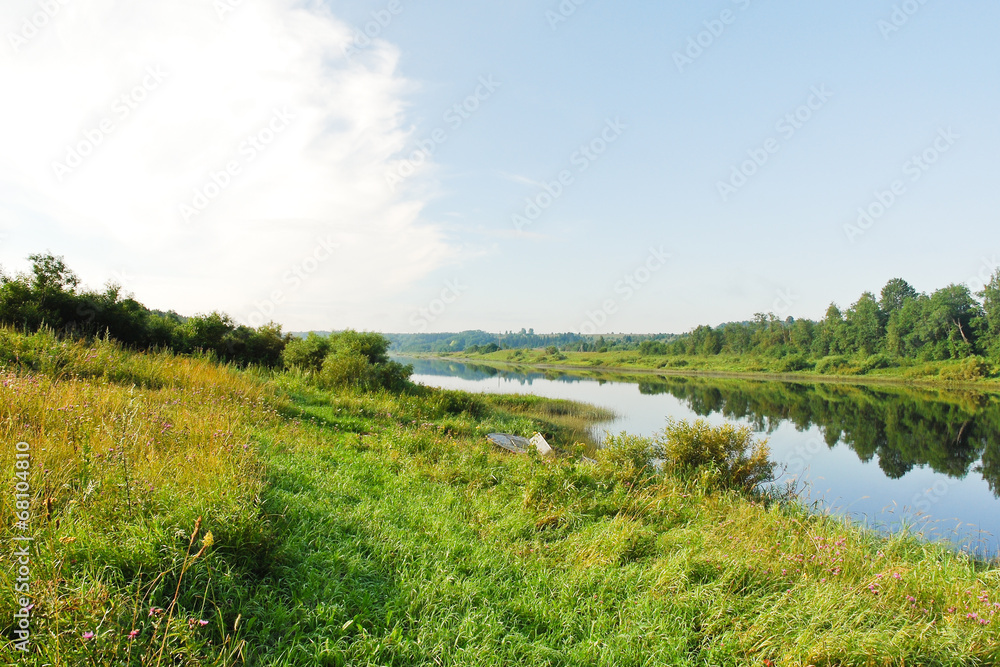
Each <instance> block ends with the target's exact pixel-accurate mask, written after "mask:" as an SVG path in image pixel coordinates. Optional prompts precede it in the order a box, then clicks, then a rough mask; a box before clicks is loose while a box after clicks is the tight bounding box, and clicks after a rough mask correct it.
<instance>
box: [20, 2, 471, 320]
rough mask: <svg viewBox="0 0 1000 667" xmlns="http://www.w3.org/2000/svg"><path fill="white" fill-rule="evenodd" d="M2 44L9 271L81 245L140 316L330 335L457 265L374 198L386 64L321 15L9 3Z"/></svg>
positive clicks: (427, 228) (381, 165) (407, 196)
mask: <svg viewBox="0 0 1000 667" xmlns="http://www.w3.org/2000/svg"><path fill="white" fill-rule="evenodd" d="M0 30H2V33H0V34H2V35H3V36H4V40H3V43H2V44H0V52H2V54H3V55H0V88H2V89H3V90H5V91H12V92H13V94H12V95H10V96H9V97H8V100H7V101H6V102H5V104H4V105H2V107H0V146H2V147H3V150H2V151H0V231H3V232H4V233H5V234H6V235H7V242H6V244H5V245H3V246H2V247H0V257H2V260H3V261H4V262H10V261H12V260H13V259H15V258H16V257H15V256H14V255H15V253H17V255H18V256H21V255H23V254H24V253H25V252H30V251H33V250H34V251H37V250H40V249H42V248H51V249H52V250H53V251H55V252H57V253H59V254H65V255H66V256H67V259H68V261H69V262H70V264H71V266H75V265H78V264H77V263H75V262H74V261H73V260H74V257H75V253H74V249H75V248H80V247H83V246H86V247H87V248H88V250H87V251H86V252H85V253H83V252H81V253H80V254H81V258H82V259H85V260H86V262H89V263H90V264H89V265H87V264H86V263H85V264H84V269H86V267H87V266H92V267H93V270H94V272H95V273H96V274H98V275H103V276H107V275H109V272H110V270H111V269H112V268H113V269H115V270H123V273H124V275H126V276H128V277H129V280H128V283H127V284H126V285H125V287H126V288H127V289H129V290H131V291H133V292H135V293H136V295H137V296H138V298H139V299H140V300H142V301H144V302H146V303H148V304H149V305H151V306H154V307H175V308H178V309H184V310H185V311H186V312H199V311H205V310H208V309H213V308H221V309H223V310H226V311H228V312H230V313H231V314H232V315H234V316H235V317H236V318H237V319H240V320H244V321H246V320H248V319H250V317H251V315H253V314H254V313H255V312H256V313H258V315H257V316H255V317H254V319H259V318H260V316H261V315H260V313H261V312H263V311H268V310H269V309H268V307H266V306H264V305H262V304H264V303H265V302H273V309H272V310H273V312H268V314H271V315H273V316H274V317H275V318H276V319H278V320H279V321H282V322H285V323H286V324H287V325H288V326H290V327H292V328H331V327H340V326H347V325H353V326H365V323H366V318H367V317H368V316H369V313H374V312H377V311H376V310H375V309H374V306H372V305H370V304H374V303H376V302H377V301H378V300H379V299H382V298H385V297H387V296H391V295H393V294H395V293H397V292H398V291H400V290H401V289H402V288H404V287H405V286H406V285H407V284H409V283H411V282H412V281H414V280H417V279H419V278H420V277H422V276H424V275H426V274H427V273H428V272H429V271H432V270H433V269H435V268H437V267H439V266H440V265H441V264H442V263H444V262H446V261H448V259H449V258H450V257H451V256H452V250H451V248H450V246H449V243H448V241H447V240H446V238H445V236H444V234H443V232H442V231H441V230H440V229H439V228H438V227H436V226H434V225H431V224H428V223H426V222H425V221H423V220H421V212H422V209H423V207H424V204H425V201H426V198H427V197H429V196H430V192H429V190H428V188H427V187H414V188H410V189H408V190H405V191H404V190H402V189H401V190H400V191H398V192H395V193H394V192H392V191H391V190H390V189H389V188H388V187H387V185H386V179H385V175H386V173H387V170H388V169H389V168H390V166H391V165H392V161H393V157H394V156H395V155H397V154H398V153H399V152H400V151H401V150H402V149H403V148H404V146H405V144H406V141H407V139H408V132H407V128H406V125H405V115H404V112H405V96H406V95H407V93H408V92H409V91H411V90H412V84H411V83H410V82H408V81H406V80H405V79H403V78H402V77H401V76H400V75H399V74H398V73H397V71H396V70H397V60H398V52H397V51H396V50H395V49H394V48H393V47H392V46H391V45H389V44H386V43H384V42H376V43H374V44H373V45H372V46H371V47H369V48H367V49H365V50H364V51H363V52H361V53H357V54H354V55H353V56H352V57H351V58H346V57H345V55H344V51H345V46H346V45H348V44H349V43H350V40H351V39H352V37H351V28H350V27H349V26H347V25H346V24H344V23H343V22H341V21H339V20H338V19H337V18H336V17H335V16H333V15H331V14H330V13H329V12H328V11H327V10H325V9H324V8H323V7H322V5H320V4H319V3H310V4H308V5H304V4H302V3H299V2H292V1H291V0H254V1H253V2H247V1H242V2H241V1H240V0H218V1H217V2H207V1H205V0H172V1H171V2H169V3H165V2H159V1H158V0H129V1H128V2H124V1H123V0H50V1H47V2H31V1H23V0H7V1H6V2H5V3H4V9H3V13H2V15H0ZM84 255H85V257H84ZM102 269H103V270H102ZM83 272H84V273H85V276H86V271H83ZM278 293H280V295H281V298H280V299H278V300H276V301H275V300H273V299H272V297H273V296H274V295H275V294H278Z"/></svg>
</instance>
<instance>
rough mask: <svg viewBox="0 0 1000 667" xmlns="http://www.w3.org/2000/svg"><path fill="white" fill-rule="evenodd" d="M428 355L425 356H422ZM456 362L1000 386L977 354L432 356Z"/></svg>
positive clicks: (522, 352) (528, 352) (531, 352)
mask: <svg viewBox="0 0 1000 667" xmlns="http://www.w3.org/2000/svg"><path fill="white" fill-rule="evenodd" d="M420 356H427V355H420ZM433 356H435V357H441V358H446V359H447V358H451V359H456V360H461V359H466V360H469V361H478V362H487V363H496V364H512V365H517V366H536V367H539V368H566V369H576V370H582V369H601V370H609V371H633V372H656V373H661V374H675V375H698V374H712V375H733V376H747V377H760V378H771V379H790V380H816V381H824V380H827V381H833V382H862V383H864V382H878V383H903V384H923V385H955V384H963V385H965V384H968V385H976V386H979V387H983V388H987V389H996V388H998V387H1000V379H998V369H997V367H996V364H995V363H993V362H991V361H988V360H986V359H984V358H981V357H975V356H972V357H966V358H964V359H947V360H938V361H927V360H918V359H910V358H906V357H891V356H888V355H885V354H873V355H830V356H826V357H823V358H821V359H817V360H810V359H806V358H804V357H802V356H800V355H788V356H784V357H779V356H772V355H766V354H725V353H724V354H714V355H685V356H681V355H649V354H643V353H641V352H638V351H619V350H609V351H604V352H573V351H566V350H563V351H558V350H552V349H549V350H545V349H516V350H500V351H494V352H485V353H484V352H468V351H466V352H452V353H439V354H435V355H433Z"/></svg>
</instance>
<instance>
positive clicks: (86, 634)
mask: <svg viewBox="0 0 1000 667" xmlns="http://www.w3.org/2000/svg"><path fill="white" fill-rule="evenodd" d="M93 638H94V633H93V632H84V633H83V639H84V641H86V640H88V639H93Z"/></svg>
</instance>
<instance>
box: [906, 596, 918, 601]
mask: <svg viewBox="0 0 1000 667" xmlns="http://www.w3.org/2000/svg"><path fill="white" fill-rule="evenodd" d="M906 601H907V602H916V601H917V598H915V597H913V596H912V595H907V596H906Z"/></svg>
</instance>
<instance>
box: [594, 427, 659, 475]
mask: <svg viewBox="0 0 1000 667" xmlns="http://www.w3.org/2000/svg"><path fill="white" fill-rule="evenodd" d="M664 457H665V454H664V451H663V447H662V445H660V443H658V442H655V441H653V440H650V439H649V438H643V437H640V436H635V435H628V434H627V433H621V434H619V435H611V434H608V437H607V438H606V439H605V440H604V445H603V447H602V448H601V449H600V450H599V451H598V452H597V460H598V461H599V462H600V463H601V465H602V466H603V467H604V468H605V470H606V471H608V472H610V473H611V475H612V476H613V477H615V478H617V479H618V480H620V481H622V482H628V483H635V482H639V481H642V480H646V479H649V478H651V477H653V476H655V475H656V473H657V469H658V465H659V462H660V461H661V460H662V459H663V458H664Z"/></svg>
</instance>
